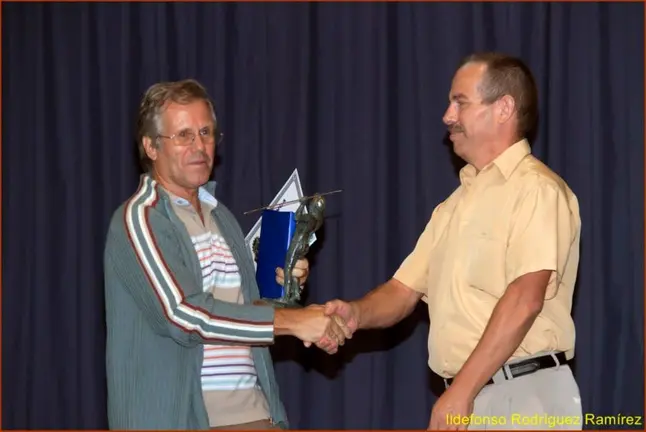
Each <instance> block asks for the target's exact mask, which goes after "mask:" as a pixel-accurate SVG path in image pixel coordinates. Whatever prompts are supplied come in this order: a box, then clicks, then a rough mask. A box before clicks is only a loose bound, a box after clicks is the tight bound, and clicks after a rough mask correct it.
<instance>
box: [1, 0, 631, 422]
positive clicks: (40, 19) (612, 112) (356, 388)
mask: <svg viewBox="0 0 646 432" xmlns="http://www.w3.org/2000/svg"><path fill="white" fill-rule="evenodd" d="M2 18H3V25H2V66H3V70H2V72H3V74H2V101H3V109H2V126H3V127H2V139H3V148H2V156H3V166H2V168H3V172H2V185H3V194H2V210H3V215H2V216H3V218H2V223H3V224H2V229H3V236H2V239H3V245H2V247H3V262H2V264H3V270H4V272H3V275H2V276H3V277H2V282H3V298H2V300H3V301H2V353H3V361H2V378H3V379H2V392H3V394H2V414H3V419H2V420H3V421H2V427H3V428H25V429H26V428H57V429H67V428H103V427H105V426H106V414H105V401H106V396H105V378H104V342H105V341H104V335H105V328H104V327H105V324H104V315H103V287H102V264H101V263H102V251H103V243H104V238H105V234H106V228H107V224H108V220H109V217H110V215H111V213H112V211H113V210H114V209H115V208H116V207H117V205H118V204H119V203H121V202H122V201H123V200H125V199H126V198H127V197H128V196H129V195H130V194H131V193H132V192H133V191H134V188H135V187H136V184H137V178H138V166H137V162H136V158H135V151H134V148H135V147H134V143H133V139H132V136H133V130H134V129H133V122H134V114H135V108H136V104H137V102H138V100H139V98H140V96H141V94H142V92H143V91H144V90H145V89H146V88H147V87H148V86H149V85H150V84H152V83H154V82H156V81H160V80H176V79H182V78H188V77H192V78H196V79H198V80H200V81H202V82H203V83H204V84H205V85H206V86H207V87H208V89H209V90H210V92H211V94H212V96H213V97H214V99H215V101H216V108H217V111H218V114H219V117H220V121H221V122H222V125H223V131H224V133H225V140H224V142H223V145H222V147H221V151H220V156H221V163H220V165H219V166H218V167H217V169H216V173H215V178H216V180H218V182H219V189H218V196H219V198H220V199H221V200H223V201H224V202H225V203H226V204H228V206H229V207H230V208H231V209H232V210H233V211H234V212H235V214H236V215H238V216H239V221H240V223H241V225H242V226H243V228H244V229H245V230H248V229H249V228H250V227H251V226H252V225H253V223H254V222H255V220H256V217H257V214H254V215H253V216H244V215H243V214H242V213H243V212H244V211H246V210H249V209H252V208H255V207H258V206H260V205H262V204H265V203H267V202H268V201H270V199H271V198H272V197H273V195H274V194H275V193H276V192H277V190H278V189H279V187H280V186H281V185H282V183H283V182H284V181H285V180H286V178H287V177H288V175H289V174H290V173H291V172H292V171H293V169H294V168H298V169H299V172H300V175H301V178H302V182H303V186H304V189H305V192H306V193H312V192H315V191H325V190H330V189H338V188H342V189H343V190H344V191H343V193H342V194H339V195H336V196H331V197H330V199H329V200H328V206H329V211H328V216H329V219H328V220H327V222H326V224H325V226H324V228H323V229H322V231H321V232H320V235H319V237H320V238H321V240H320V241H319V243H318V246H317V247H316V248H315V250H313V252H312V255H311V260H312V276H311V283H310V284H309V288H308V298H307V302H324V301H325V300H328V299H331V298H335V297H341V298H346V299H352V298H357V297H359V296H361V295H363V294H364V293H365V292H367V291H368V290H370V289H372V288H373V287H374V286H375V285H377V284H378V283H380V282H383V281H384V280H386V279H387V278H389V277H390V276H391V275H392V274H393V272H394V271H395V269H396V268H397V267H398V265H399V264H400V262H401V261H402V259H403V258H404V257H405V256H406V255H407V254H408V252H409V251H410V250H411V248H412V247H413V245H414V243H415V241H416V239H417V236H418V235H419V234H420V233H421V231H422V229H423V227H424V225H425V224H426V222H427V220H428V218H429V216H430V214H431V211H432V209H433V208H434V206H435V205H437V204H438V203H439V202H440V201H441V200H443V199H444V198H445V197H446V196H447V195H448V194H449V193H450V192H451V191H452V190H453V188H454V187H455V186H456V185H457V177H456V175H455V167H454V162H455V161H454V160H453V159H452V156H451V153H450V150H449V148H448V147H447V146H446V145H444V144H443V136H444V133H445V128H444V126H443V125H442V122H441V117H442V114H443V112H444V110H445V108H446V106H447V95H448V91H449V88H450V82H451V78H452V75H453V73H454V70H455V67H456V64H457V62H458V60H459V59H460V58H461V57H462V56H464V55H466V54H468V53H470V52H472V51H475V50H484V49H488V50H501V51H505V52H508V53H511V54H514V55H518V56H520V57H522V58H523V59H525V60H526V61H527V63H528V64H529V65H530V66H531V68H532V70H533V71H534V72H535V74H536V77H537V80H538V84H539V87H540V105H541V121H540V130H539V133H538V136H537V139H536V140H535V142H534V145H533V149H534V152H535V153H536V154H537V155H538V156H539V157H540V158H542V159H543V160H544V161H545V162H547V163H548V164H549V165H550V166H551V167H553V169H554V170H555V171H557V172H558V173H559V174H561V175H562V176H563V177H564V178H565V179H566V180H567V181H568V182H569V184H570V185H571V187H572V188H573V189H574V191H575V192H576V193H577V195H578V197H579V199H580V204H581V213H582V219H583V232H582V246H581V247H582V257H581V265H580V272H579V279H578V294H577V298H576V304H575V318H576V325H577V353H576V354H577V357H576V377H577V379H578V382H579V385H580V387H581V392H582V398H583V406H584V410H585V411H586V412H592V413H595V414H605V415H617V414H619V413H621V414H624V415H631V414H632V415H641V414H642V413H643V405H644V398H643V395H644V389H643V383H644V373H643V365H644V356H643V354H644V334H643V328H644V324H643V307H644V298H643V287H644V280H643V274H644V268H643V263H644V248H643V242H644V231H643V221H644V213H643V208H644V171H643V169H644V165H643V164H644V127H643V119H644V110H643V107H644V100H643V95H644V86H643V81H644V79H643V77H644V57H643V53H644V45H643V41H644V37H643V34H644V23H643V19H644V10H643V4H641V3H634V4H630V3H622V4H619V3H617V4H609V3H589V4H582V3H567V4H565V3H564V4H558V3H500V4H487V3H461V4H460V3H452V4H441V3H433V4H431V3H429V4H422V3H410V4H408V3H392V4H391V3H379V4H369V3H354V4H353V3H344V4H334V3H329V4H326V3H322V4H319V3H311V4H307V3H300V4H278V3H268V4H261V3H257V4H231V3H228V4H204V3H200V4H190V3H181V4H175V3H162V4H148V3H142V4H138V3H127V4H126V3H124V4H117V3H106V4H83V3H64V4H63V3H61V4H55V3H48V4H37V3H6V2H3V4H2ZM425 315H426V313H425V310H424V308H420V310H418V311H417V312H416V314H415V315H414V316H413V317H411V318H410V319H407V320H405V321H404V322H403V323H401V324H400V325H398V326H396V327H394V328H392V329H389V330H385V331H379V332H366V333H363V334H360V335H357V337H356V338H355V339H353V340H352V341H351V343H350V344H349V345H347V346H346V347H344V348H343V349H342V350H341V352H340V354H338V355H336V356H333V357H329V356H326V355H324V354H322V353H320V352H319V351H317V350H315V349H309V350H307V349H305V348H303V347H302V346H300V344H298V343H296V342H295V341H289V340H285V341H281V342H280V343H279V344H278V345H277V346H276V347H275V349H274V356H275V360H276V368H277V373H278V378H279V381H280V383H281V385H282V395H283V398H284V401H285V404H286V407H287V410H288V413H289V415H290V417H291V420H292V423H293V426H294V427H295V428H342V429H347V428H382V429H389V428H424V427H426V425H427V421H428V418H429V413H430V410H431V407H432V404H433V402H434V401H435V399H436V397H437V396H436V395H437V394H439V392H441V390H442V387H441V385H438V384H440V383H439V382H438V378H437V377H435V376H434V375H432V374H430V373H429V371H428V368H427V366H426V360H427V351H426V336H427V331H428V317H426V316H425ZM614 427H615V428H616V426H614Z"/></svg>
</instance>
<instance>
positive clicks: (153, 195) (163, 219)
mask: <svg viewBox="0 0 646 432" xmlns="http://www.w3.org/2000/svg"><path fill="white" fill-rule="evenodd" d="M162 209H163V203H162V200H161V194H160V193H159V190H158V188H157V187H156V185H155V184H154V183H152V182H147V181H142V182H141V183H140V184H139V187H138V188H137V190H136V191H135V192H134V193H133V194H132V195H131V196H130V197H129V198H128V199H126V200H125V201H124V202H123V203H121V204H120V205H119V207H117V209H116V210H115V211H114V212H113V213H112V217H111V218H110V224H109V228H108V245H110V241H111V240H127V241H128V242H133V241H134V240H136V239H140V240H146V239H147V240H146V241H150V236H151V235H152V234H153V232H154V233H155V234H157V233H158V232H163V231H165V230H167V229H170V220H169V219H168V216H167V215H166V214H165V212H163V211H162Z"/></svg>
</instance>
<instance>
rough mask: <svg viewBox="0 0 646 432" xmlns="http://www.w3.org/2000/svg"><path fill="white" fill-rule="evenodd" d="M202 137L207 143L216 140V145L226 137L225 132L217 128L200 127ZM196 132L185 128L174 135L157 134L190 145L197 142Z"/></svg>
mask: <svg viewBox="0 0 646 432" xmlns="http://www.w3.org/2000/svg"><path fill="white" fill-rule="evenodd" d="M199 134H200V137H201V138H202V141H204V143H206V144H211V143H212V142H215V143H216V145H217V144H220V143H221V142H222V139H223V138H224V134H223V133H222V132H219V131H217V130H215V129H211V128H204V129H200V131H199ZM196 136H197V135H195V132H193V131H192V130H190V129H184V130H182V131H180V132H177V133H175V134H173V135H170V136H168V135H157V137H158V138H166V139H169V140H171V141H173V143H174V144H175V145H178V146H181V147H188V146H191V145H193V143H194V142H195V137H196Z"/></svg>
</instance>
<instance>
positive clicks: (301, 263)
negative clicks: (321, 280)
mask: <svg viewBox="0 0 646 432" xmlns="http://www.w3.org/2000/svg"><path fill="white" fill-rule="evenodd" d="M309 274H310V263H309V261H308V260H307V258H302V259H299V260H298V261H296V264H294V269H293V270H292V276H294V277H296V278H297V279H298V285H300V286H303V285H305V282H306V281H307V277H308V276H309ZM276 282H277V283H279V284H280V285H285V271H284V270H283V269H282V268H281V267H278V268H277V269H276Z"/></svg>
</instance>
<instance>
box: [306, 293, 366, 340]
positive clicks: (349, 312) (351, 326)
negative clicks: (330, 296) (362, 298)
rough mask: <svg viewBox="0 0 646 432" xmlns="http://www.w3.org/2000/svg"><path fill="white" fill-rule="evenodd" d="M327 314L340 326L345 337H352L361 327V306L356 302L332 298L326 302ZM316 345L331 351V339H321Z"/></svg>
mask: <svg viewBox="0 0 646 432" xmlns="http://www.w3.org/2000/svg"><path fill="white" fill-rule="evenodd" d="M324 307H325V315H326V316H329V317H330V318H332V320H333V321H334V322H335V323H336V325H337V326H338V328H339V329H340V330H341V331H342V332H343V336H344V338H345V339H352V335H353V334H354V332H355V331H357V329H358V328H359V321H360V317H359V308H358V307H357V305H356V304H355V303H348V302H344V301H343V300H332V301H329V302H327V303H325V306H324ZM316 346H317V347H319V348H320V349H322V350H324V351H329V350H330V349H331V348H332V346H331V341H329V340H326V339H321V340H319V341H318V342H317V343H316Z"/></svg>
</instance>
